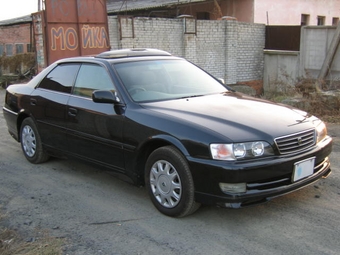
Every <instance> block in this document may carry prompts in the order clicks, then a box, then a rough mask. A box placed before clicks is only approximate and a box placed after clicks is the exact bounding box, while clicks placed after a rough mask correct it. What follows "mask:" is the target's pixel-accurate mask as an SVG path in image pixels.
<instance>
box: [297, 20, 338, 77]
mask: <svg viewBox="0 0 340 255" xmlns="http://www.w3.org/2000/svg"><path fill="white" fill-rule="evenodd" d="M335 30H336V27H332V26H328V27H320V26H306V27H302V31H301V47H300V55H301V57H300V72H299V75H300V76H309V77H312V78H317V77H318V75H319V72H320V69H321V67H322V64H323V62H324V60H325V58H326V55H327V52H328V50H329V47H330V44H331V42H332V39H333V36H334V33H335ZM327 79H328V80H334V79H336V80H339V79H340V47H339V46H338V50H337V53H336V55H335V57H334V59H333V64H332V66H331V72H330V74H329V75H328V77H327Z"/></svg>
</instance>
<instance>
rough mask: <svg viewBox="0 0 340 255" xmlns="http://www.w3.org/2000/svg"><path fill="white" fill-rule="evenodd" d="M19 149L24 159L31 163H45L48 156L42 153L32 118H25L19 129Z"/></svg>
mask: <svg viewBox="0 0 340 255" xmlns="http://www.w3.org/2000/svg"><path fill="white" fill-rule="evenodd" d="M20 142H21V149H22V151H23V153H24V155H25V157H26V159H27V160H28V161H29V162H31V163H33V164H39V163H43V162H45V161H47V160H48V159H49V156H48V155H47V154H46V152H44V150H43V148H42V143H41V139H40V135H39V133H38V130H37V127H36V126H35V124H34V121H33V120H32V118H26V119H24V121H23V122H22V124H21V127H20Z"/></svg>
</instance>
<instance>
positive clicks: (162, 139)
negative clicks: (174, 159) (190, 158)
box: [134, 135, 189, 186]
mask: <svg viewBox="0 0 340 255" xmlns="http://www.w3.org/2000/svg"><path fill="white" fill-rule="evenodd" d="M165 146H173V147H175V148H176V149H177V150H178V151H179V152H180V153H182V154H183V156H184V157H186V155H189V153H188V151H187V149H186V148H185V146H184V145H183V144H182V143H181V141H180V140H178V139H176V138H175V137H172V136H169V135H157V136H154V137H151V138H150V139H149V140H148V141H147V142H145V143H144V144H142V146H140V147H139V148H138V149H137V151H138V154H137V157H136V163H135V167H134V170H135V172H136V173H137V183H138V184H139V185H142V186H144V185H145V180H144V172H145V164H146V161H147V160H148V157H149V156H150V154H151V153H152V152H153V151H155V150H156V149H158V148H161V147H165Z"/></svg>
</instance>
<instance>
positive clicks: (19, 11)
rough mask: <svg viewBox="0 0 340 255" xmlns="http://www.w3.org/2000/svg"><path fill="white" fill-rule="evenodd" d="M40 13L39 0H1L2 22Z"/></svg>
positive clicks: (0, 14) (0, 16) (0, 12)
mask: <svg viewBox="0 0 340 255" xmlns="http://www.w3.org/2000/svg"><path fill="white" fill-rule="evenodd" d="M37 11H38V0H0V20H6V19H12V18H17V17H21V16H25V15H30V14H31V13H34V12H37Z"/></svg>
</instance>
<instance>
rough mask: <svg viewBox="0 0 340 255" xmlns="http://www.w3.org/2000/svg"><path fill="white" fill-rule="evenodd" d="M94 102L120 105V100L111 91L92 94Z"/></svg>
mask: <svg viewBox="0 0 340 255" xmlns="http://www.w3.org/2000/svg"><path fill="white" fill-rule="evenodd" d="M92 100H93V102H95V103H104V104H119V103H120V102H119V98H118V97H117V96H116V95H115V92H114V91H111V90H95V91H93V92H92Z"/></svg>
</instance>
